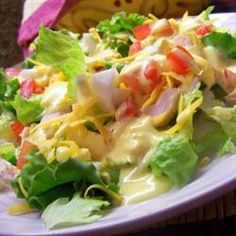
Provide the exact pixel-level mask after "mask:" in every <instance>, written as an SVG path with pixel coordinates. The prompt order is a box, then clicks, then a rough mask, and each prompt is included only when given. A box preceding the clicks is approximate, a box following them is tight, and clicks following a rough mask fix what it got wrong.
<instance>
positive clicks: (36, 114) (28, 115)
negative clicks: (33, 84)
mask: <svg viewBox="0 0 236 236" xmlns="http://www.w3.org/2000/svg"><path fill="white" fill-rule="evenodd" d="M11 105H12V106H13V108H14V109H15V111H16V116H17V119H18V120H19V121H20V122H21V123H22V124H25V125H27V124H30V123H33V122H38V121H40V119H41V117H42V112H43V108H42V107H41V104H40V99H39V97H38V96H33V97H31V98H30V99H28V100H24V99H23V98H22V97H21V95H20V94H17V95H16V96H15V99H14V100H13V101H12V102H11Z"/></svg>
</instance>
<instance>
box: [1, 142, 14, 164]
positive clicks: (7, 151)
mask: <svg viewBox="0 0 236 236" xmlns="http://www.w3.org/2000/svg"><path fill="white" fill-rule="evenodd" d="M0 158H3V159H5V160H6V161H8V162H10V163H11V164H13V165H16V156H15V146H14V145H13V144H12V143H4V144H1V145H0Z"/></svg>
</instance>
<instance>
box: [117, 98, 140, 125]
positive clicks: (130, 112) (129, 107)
mask: <svg viewBox="0 0 236 236" xmlns="http://www.w3.org/2000/svg"><path fill="white" fill-rule="evenodd" d="M137 114H138V108H137V106H136V105H135V103H134V102H133V100H132V99H130V98H129V99H127V100H126V101H124V102H123V103H122V104H121V105H120V106H119V107H118V109H117V110H116V120H117V121H121V120H123V119H126V118H131V117H133V116H136V115H137Z"/></svg>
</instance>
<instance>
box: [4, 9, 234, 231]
mask: <svg viewBox="0 0 236 236" xmlns="http://www.w3.org/2000/svg"><path fill="white" fill-rule="evenodd" d="M213 17H214V18H218V19H220V20H219V21H217V22H216V24H217V25H218V26H219V25H220V26H224V27H228V28H230V30H231V31H235V30H236V25H235V22H236V14H215V15H214V16H213ZM235 187H236V155H231V156H225V157H222V158H217V159H215V160H214V161H212V162H211V163H210V164H209V165H208V166H207V167H206V168H204V169H202V170H201V171H199V172H198V173H197V176H195V178H194V180H193V181H192V182H191V183H190V184H188V185H186V186H185V187H183V188H181V189H174V190H172V191H171V192H168V193H166V194H163V195H161V196H159V197H157V198H154V199H152V200H148V201H145V202H142V203H139V204H135V205H130V206H122V207H118V208H116V209H113V210H111V211H110V212H108V214H107V215H106V216H105V217H103V218H102V219H101V220H99V221H97V222H95V223H93V224H88V225H82V226H77V227H71V228H65V229H61V230H55V231H47V230H46V228H45V226H44V224H43V222H42V221H41V220H40V218H39V213H31V214H28V215H22V216H9V215H7V214H6V208H7V206H8V205H9V204H12V203H15V202H16V198H15V196H14V194H13V193H10V192H8V193H1V194H0V235H4V236H7V235H111V234H112V233H122V232H129V231H130V230H133V229H137V228H141V227H144V226H147V225H150V224H153V223H155V222H160V221H162V220H164V219H167V218H170V217H173V216H175V215H177V214H180V213H182V212H185V211H187V210H189V209H191V208H194V207H196V206H198V205H200V204H203V203H205V202H208V201H209V200H212V199H214V198H216V197H218V196H220V195H222V194H224V193H226V192H227V191H229V190H232V189H234V188H235Z"/></svg>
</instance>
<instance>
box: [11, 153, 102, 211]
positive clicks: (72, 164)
mask: <svg viewBox="0 0 236 236" xmlns="http://www.w3.org/2000/svg"><path fill="white" fill-rule="evenodd" d="M27 159H28V160H29V163H27V164H25V165H24V167H23V169H22V171H21V172H20V174H19V175H18V177H17V178H16V179H15V180H14V181H13V183H12V186H13V188H14V189H15V191H16V193H17V195H18V196H19V197H24V198H26V200H27V202H28V203H29V205H30V206H31V207H32V208H38V209H44V208H45V207H46V206H47V205H48V204H50V203H51V202H53V201H54V200H56V199H58V198H60V197H72V195H73V194H74V193H75V192H76V191H77V190H82V188H83V187H86V185H87V184H103V182H102V180H101V179H100V177H99V174H98V172H97V170H96V168H95V167H94V165H93V164H92V163H89V162H83V161H80V160H78V159H72V158H69V159H67V160H66V161H64V162H57V161H54V162H52V163H50V164H49V163H48V162H47V160H46V159H45V158H44V156H42V155H41V154H39V153H38V151H37V150H32V151H31V152H30V153H29V154H28V156H27ZM22 186H23V188H24V189H25V191H26V193H27V195H25V194H24V192H22Z"/></svg>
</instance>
